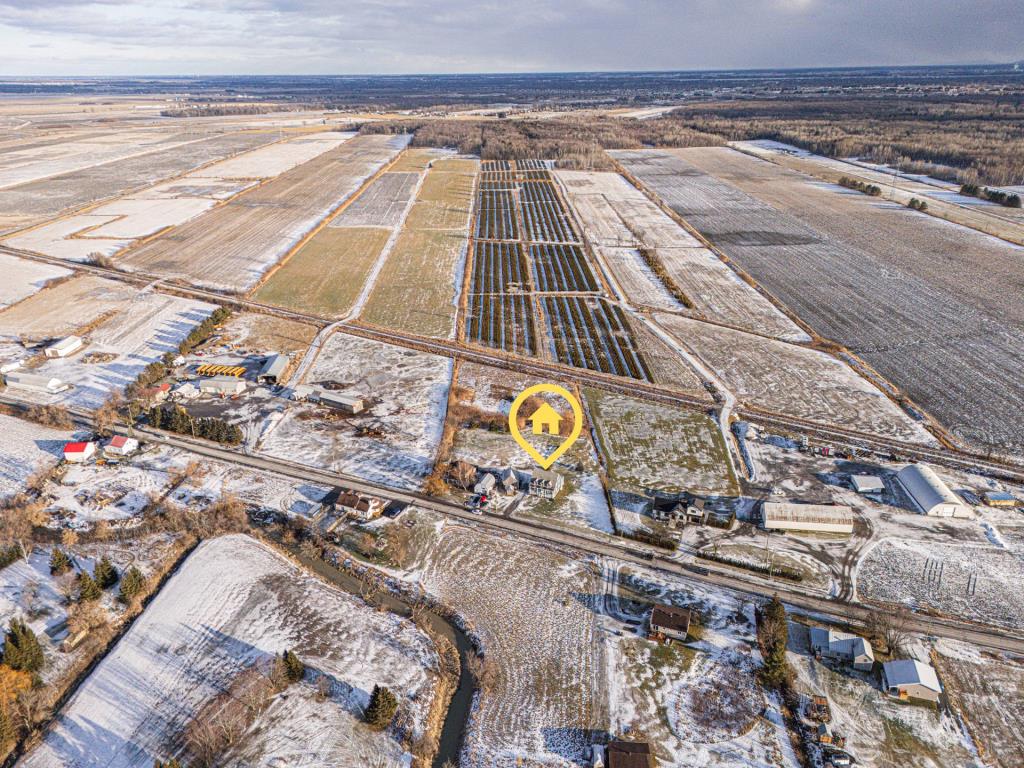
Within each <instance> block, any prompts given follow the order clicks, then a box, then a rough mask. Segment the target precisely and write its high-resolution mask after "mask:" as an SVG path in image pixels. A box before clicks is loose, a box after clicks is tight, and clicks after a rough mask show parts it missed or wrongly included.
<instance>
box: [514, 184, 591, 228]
mask: <svg viewBox="0 0 1024 768" xmlns="http://www.w3.org/2000/svg"><path fill="white" fill-rule="evenodd" d="M519 190H520V193H519V194H520V196H521V199H522V207H523V221H524V223H525V226H526V231H527V238H528V239H529V240H530V241H532V242H535V243H544V242H554V243H575V242H579V238H577V237H576V232H575V231H574V230H573V228H572V223H571V222H570V221H569V215H568V214H567V213H566V211H565V209H564V208H563V207H562V203H561V201H560V200H559V199H558V197H557V195H556V194H555V185H554V184H553V183H552V182H550V181H525V182H522V183H521V184H520V185H519Z"/></svg>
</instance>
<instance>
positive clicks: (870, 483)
mask: <svg viewBox="0 0 1024 768" xmlns="http://www.w3.org/2000/svg"><path fill="white" fill-rule="evenodd" d="M850 482H851V483H852V484H853V490H855V491H856V492H857V493H882V492H883V491H885V482H884V481H883V480H882V478H880V477H879V476H878V475H850Z"/></svg>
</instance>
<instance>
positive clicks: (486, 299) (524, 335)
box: [466, 240, 537, 354]
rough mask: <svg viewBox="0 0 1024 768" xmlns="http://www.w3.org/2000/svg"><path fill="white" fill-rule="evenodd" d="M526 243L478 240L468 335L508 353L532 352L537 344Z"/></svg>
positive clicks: (468, 310) (474, 258) (471, 338)
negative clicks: (525, 255)
mask: <svg viewBox="0 0 1024 768" xmlns="http://www.w3.org/2000/svg"><path fill="white" fill-rule="evenodd" d="M529 281H530V276H529V273H528V267H527V262H526V258H525V257H524V254H523V250H522V246H521V245H520V244H519V243H502V242H492V241H485V240H478V241H477V242H476V245H475V248H474V251H473V279H472V283H471V290H470V294H469V296H468V298H467V318H468V320H467V324H466V336H467V337H468V338H469V339H470V340H473V341H476V342H478V343H480V344H484V345H486V346H490V347H495V348H497V349H502V350H505V351H507V352H518V353H523V354H531V353H532V352H533V350H534V349H536V346H537V339H536V329H535V327H534V321H533V319H534V311H535V310H534V300H533V298H532V297H531V296H530V295H529V294H527V293H525V290H526V289H528V288H529Z"/></svg>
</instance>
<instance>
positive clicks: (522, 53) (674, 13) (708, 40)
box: [0, 0, 1024, 75]
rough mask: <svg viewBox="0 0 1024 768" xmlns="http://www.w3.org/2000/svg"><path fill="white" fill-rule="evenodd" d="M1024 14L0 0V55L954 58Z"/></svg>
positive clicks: (568, 64) (993, 52) (24, 66)
mask: <svg viewBox="0 0 1024 768" xmlns="http://www.w3.org/2000/svg"><path fill="white" fill-rule="evenodd" d="M1018 17H1019V9H1018V0H988V1H987V2H985V3H963V2H962V0H909V1H907V2H901V3H892V2H887V1H886V2H881V1H880V0H865V1H864V2H857V3H851V2H848V0H843V1H840V0H733V1H732V2H730V3H722V2H720V0H641V1H640V2H636V1H635V0H634V1H633V2H627V0H560V1H559V2H557V3H552V2H549V1H545V2H541V1H540V0H519V1H518V2H515V3H512V2H508V0H504V1H503V2H493V1H489V0H480V1H479V2H476V1H473V0H449V2H417V1H414V0H387V1H386V0H346V1H345V2H343V3H339V2H337V0H143V2H119V1H118V0H55V1H54V0H16V2H15V1H12V0H0V49H3V50H4V51H5V54H6V55H5V62H4V65H3V68H4V70H5V71H6V73H7V74H25V75H28V74H70V73H80V74H129V75H130V74H181V73H190V74H191V73H201V74H202V73H210V74H250V73H251V74H271V73H284V74H289V73H291V74H317V73H332V74H333V73H338V74H344V73H355V74H360V73H396V72H459V71H462V72H465V71H472V72H487V71H491V72H494V71H502V72H508V71H540V70H560V71H566V70H569V71H572V70H604V69H608V70H615V69H617V70H622V69H629V70H649V69H715V68H756V67H809V66H843V65H866V64H924V63H962V62H975V61H1005V60H1013V59H1019V58H1021V56H1022V55H1024V54H1022V50H1021V44H1020V34H1019V32H1020V25H1019V24H1016V25H1015V24H1012V23H1008V20H1009V19H1014V18H1018ZM41 50H42V51H46V54H45V55H44V54H41V53H40V51H41Z"/></svg>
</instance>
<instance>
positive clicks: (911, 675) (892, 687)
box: [882, 659, 942, 703]
mask: <svg viewBox="0 0 1024 768" xmlns="http://www.w3.org/2000/svg"><path fill="white" fill-rule="evenodd" d="M882 690H884V691H885V692H886V693H888V694H889V695H890V696H895V697H897V698H900V699H918V700H920V701H931V702H934V703H938V701H939V696H941V695H942V686H941V685H940V684H939V677H938V675H936V674H935V668H934V667H932V666H931V665H930V664H925V663H923V662H920V661H918V660H917V659H897V660H896V661H887V662H885V663H884V664H883V665H882Z"/></svg>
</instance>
